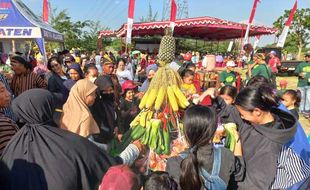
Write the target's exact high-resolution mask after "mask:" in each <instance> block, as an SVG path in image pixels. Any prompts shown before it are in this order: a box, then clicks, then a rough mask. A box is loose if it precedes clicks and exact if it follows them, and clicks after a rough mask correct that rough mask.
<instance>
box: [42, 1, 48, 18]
mask: <svg viewBox="0 0 310 190" xmlns="http://www.w3.org/2000/svg"><path fill="white" fill-rule="evenodd" d="M48 10H49V9H48V0H43V15H42V19H43V22H45V23H48V12H49V11H48Z"/></svg>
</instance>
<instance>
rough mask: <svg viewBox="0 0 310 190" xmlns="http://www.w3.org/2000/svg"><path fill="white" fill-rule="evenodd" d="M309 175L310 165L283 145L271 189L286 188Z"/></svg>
mask: <svg viewBox="0 0 310 190" xmlns="http://www.w3.org/2000/svg"><path fill="white" fill-rule="evenodd" d="M309 177H310V166H309V165H307V164H306V163H305V161H304V160H303V159H302V158H300V156H298V155H297V154H296V153H295V152H294V150H292V149H291V148H289V147H286V146H283V147H282V150H281V153H280V155H279V158H278V166H277V175H276V179H275V181H274V183H273V185H272V187H271V189H286V188H289V187H291V186H292V185H294V184H296V183H298V182H300V181H302V180H304V179H307V178H309Z"/></svg>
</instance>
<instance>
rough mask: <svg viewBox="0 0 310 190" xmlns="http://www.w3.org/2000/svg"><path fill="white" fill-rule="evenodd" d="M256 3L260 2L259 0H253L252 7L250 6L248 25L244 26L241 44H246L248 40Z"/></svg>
mask: <svg viewBox="0 0 310 190" xmlns="http://www.w3.org/2000/svg"><path fill="white" fill-rule="evenodd" d="M258 3H260V0H254V4H253V8H252V11H251V15H250V18H249V22H248V26H247V28H246V32H245V36H244V39H243V44H247V43H248V42H249V33H250V28H251V25H252V22H253V19H254V16H255V12H256V7H257V4H258Z"/></svg>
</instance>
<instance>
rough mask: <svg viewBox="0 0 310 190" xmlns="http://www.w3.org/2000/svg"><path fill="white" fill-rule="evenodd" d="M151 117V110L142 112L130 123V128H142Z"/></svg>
mask: <svg viewBox="0 0 310 190" xmlns="http://www.w3.org/2000/svg"><path fill="white" fill-rule="evenodd" d="M152 117H153V111H152V110H142V111H141V112H140V113H139V114H138V115H137V116H136V117H135V118H134V119H133V120H132V121H131V123H130V127H135V126H138V125H141V126H142V127H145V126H146V123H147V122H148V121H149V120H151V119H152Z"/></svg>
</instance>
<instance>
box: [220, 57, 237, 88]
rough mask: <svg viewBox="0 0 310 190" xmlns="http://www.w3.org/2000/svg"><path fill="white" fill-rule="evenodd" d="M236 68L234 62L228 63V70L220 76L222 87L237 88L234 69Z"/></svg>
mask: <svg viewBox="0 0 310 190" xmlns="http://www.w3.org/2000/svg"><path fill="white" fill-rule="evenodd" d="M235 66H236V64H235V62H234V61H231V60H230V61H228V62H227V64H226V70H224V71H222V72H221V74H220V81H221V86H225V85H232V86H236V73H235V72H234V67H235Z"/></svg>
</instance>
